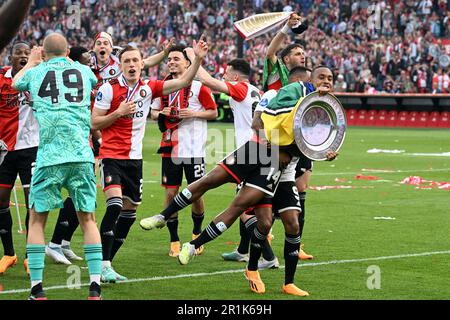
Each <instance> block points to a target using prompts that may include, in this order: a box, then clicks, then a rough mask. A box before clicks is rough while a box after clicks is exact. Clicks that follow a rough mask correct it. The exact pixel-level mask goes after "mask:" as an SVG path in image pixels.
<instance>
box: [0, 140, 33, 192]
mask: <svg viewBox="0 0 450 320" xmlns="http://www.w3.org/2000/svg"><path fill="white" fill-rule="evenodd" d="M37 149H38V148H37V147H34V148H28V149H22V150H16V151H11V152H8V154H7V155H6V157H5V160H4V161H3V163H2V164H1V165H0V187H2V188H8V189H12V187H13V186H14V184H15V181H16V179H17V175H19V177H20V181H21V182H22V186H23V187H24V188H27V187H29V186H30V183H31V175H32V173H33V169H34V166H35V164H36V154H37Z"/></svg>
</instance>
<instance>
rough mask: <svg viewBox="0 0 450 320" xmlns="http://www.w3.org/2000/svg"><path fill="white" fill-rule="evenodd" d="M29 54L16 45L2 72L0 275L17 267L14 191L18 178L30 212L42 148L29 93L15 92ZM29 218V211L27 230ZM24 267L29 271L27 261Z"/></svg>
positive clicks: (23, 48)
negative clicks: (17, 77)
mask: <svg viewBox="0 0 450 320" xmlns="http://www.w3.org/2000/svg"><path fill="white" fill-rule="evenodd" d="M30 53H31V48H30V46H29V45H28V44H27V43H25V42H17V43H15V44H14V45H13V46H12V48H11V54H10V56H9V61H10V62H11V67H4V68H2V69H0V88H1V91H0V139H1V140H3V141H4V142H5V144H6V146H7V149H8V151H9V152H8V154H7V155H6V157H5V160H4V161H3V163H2V164H1V165H0V237H1V240H2V244H3V250H4V256H3V257H2V259H1V260H0V274H3V273H5V272H6V270H7V269H8V268H9V267H11V266H12V265H15V264H16V263H17V256H16V254H15V251H14V246H13V236H12V224H13V221H12V218H11V212H10V209H9V200H10V197H11V190H12V188H13V187H14V184H15V181H16V178H17V175H19V176H20V180H21V183H22V188H23V192H24V196H25V203H26V205H27V208H28V195H29V190H30V189H29V188H30V182H31V172H32V170H33V166H34V164H35V161H36V153H37V146H38V144H39V127H38V124H37V121H36V118H35V117H34V115H33V110H32V109H31V107H30V101H29V93H28V92H20V93H19V92H18V91H16V90H14V89H13V88H12V80H13V77H14V76H15V75H16V74H17V73H18V72H19V71H20V70H22V68H23V67H24V66H25V65H26V64H27V62H28V57H29V56H30ZM16 205H17V204H16ZM28 218H29V212H28V210H27V218H26V220H25V221H26V222H25V225H26V228H27V230H28ZM24 265H25V268H26V266H27V262H26V259H25V261H24Z"/></svg>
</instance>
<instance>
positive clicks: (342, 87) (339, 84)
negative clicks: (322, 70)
mask: <svg viewBox="0 0 450 320" xmlns="http://www.w3.org/2000/svg"><path fill="white" fill-rule="evenodd" d="M334 91H335V92H347V83H346V82H345V80H344V76H343V75H342V74H340V75H338V76H337V78H336V81H335V83H334Z"/></svg>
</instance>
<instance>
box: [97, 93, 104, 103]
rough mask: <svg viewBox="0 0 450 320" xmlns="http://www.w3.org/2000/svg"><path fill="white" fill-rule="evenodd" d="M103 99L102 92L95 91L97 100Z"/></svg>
mask: <svg viewBox="0 0 450 320" xmlns="http://www.w3.org/2000/svg"><path fill="white" fill-rule="evenodd" d="M102 99H103V93H101V92H99V93H97V101H102Z"/></svg>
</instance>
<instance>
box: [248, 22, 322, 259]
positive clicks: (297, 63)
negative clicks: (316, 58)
mask: <svg viewBox="0 0 450 320" xmlns="http://www.w3.org/2000/svg"><path fill="white" fill-rule="evenodd" d="M300 22H302V19H301V17H300V16H299V15H297V14H296V13H293V14H292V15H291V16H290V18H289V20H288V22H287V23H286V25H285V26H284V27H283V28H282V29H281V30H280V31H279V32H278V33H277V34H276V35H275V37H274V38H273V39H272V41H271V43H270V45H269V48H268V49H267V53H266V60H265V61H264V77H263V88H264V91H267V90H271V89H274V90H279V89H280V88H281V87H284V86H286V85H287V84H288V75H289V71H290V70H292V69H293V68H295V67H304V66H305V64H306V55H305V51H304V48H303V46H302V45H300V44H298V43H293V44H290V45H288V46H287V47H286V48H284V49H283V50H281V52H280V58H281V59H278V58H277V56H276V54H277V52H278V51H279V50H280V49H281V46H282V45H283V42H284V40H285V39H286V37H287V34H288V31H289V29H291V30H295V29H297V30H298V31H297V32H296V33H302V32H304V31H305V30H306V29H307V22H306V21H303V23H302V25H300V26H299V27H296V26H297V25H298V24H299V23H300ZM307 81H308V80H307ZM311 173H312V162H311V160H310V159H308V158H306V157H300V161H299V162H298V165H297V167H296V179H297V183H296V184H297V188H298V190H299V194H300V204H301V206H302V211H301V213H300V216H299V219H300V225H301V226H302V228H301V229H302V230H303V226H304V222H305V220H304V217H305V200H306V189H307V188H308V184H309V180H310V178H311ZM245 237H246V236H245V235H243V234H241V238H242V239H245ZM299 257H300V259H301V260H311V259H313V258H314V257H313V256H312V255H310V254H307V253H306V252H305V251H304V250H303V244H302V247H301V248H300V251H299Z"/></svg>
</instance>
